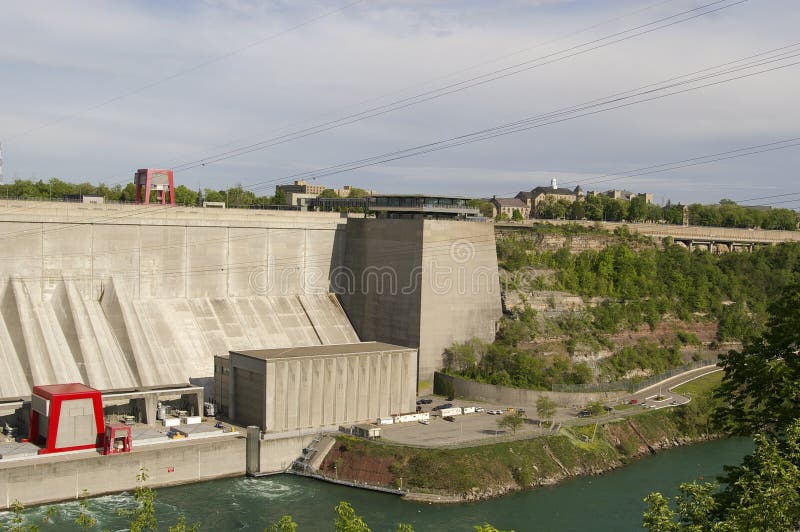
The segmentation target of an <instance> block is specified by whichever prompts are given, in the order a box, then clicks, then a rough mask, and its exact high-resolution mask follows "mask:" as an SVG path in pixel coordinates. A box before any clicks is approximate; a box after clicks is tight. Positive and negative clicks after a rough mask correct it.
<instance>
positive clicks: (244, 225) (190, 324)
mask: <svg viewBox="0 0 800 532" xmlns="http://www.w3.org/2000/svg"><path fill="white" fill-rule="evenodd" d="M345 223H346V219H343V218H341V217H339V216H338V215H327V214H317V213H315V214H313V215H304V214H302V213H282V212H274V213H272V212H263V211H255V212H254V211H246V210H227V211H224V210H211V209H198V208H180V207H176V208H170V209H164V208H161V207H153V206H151V207H143V206H133V205H83V204H65V203H53V204H50V203H41V202H19V201H14V202H7V203H5V204H0V374H2V375H3V376H4V377H3V378H2V379H0V398H11V397H25V396H28V395H30V393H31V388H32V386H33V385H37V384H55V383H64V382H83V383H85V384H88V385H89V386H92V387H94V388H98V389H101V390H112V389H124V388H134V387H139V386H160V385H171V384H175V383H183V382H190V381H191V382H195V383H198V384H205V385H207V386H206V387H207V389H210V387H209V386H208V381H210V379H211V377H212V375H213V355H215V354H221V353H226V352H228V350H230V349H252V348H264V347H295V346H308V345H323V344H337V343H347V342H355V341H358V337H357V335H356V333H355V331H354V330H353V327H352V326H351V325H350V322H349V321H348V319H347V317H346V315H345V313H344V311H343V310H342V307H341V306H340V305H339V303H338V301H337V299H336V297H335V296H334V295H333V294H331V293H330V291H329V279H328V276H329V272H330V269H331V264H339V263H340V262H341V254H342V252H343V246H342V244H341V242H342V239H343V234H344V227H345Z"/></svg>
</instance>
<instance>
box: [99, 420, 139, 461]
mask: <svg viewBox="0 0 800 532" xmlns="http://www.w3.org/2000/svg"><path fill="white" fill-rule="evenodd" d="M131 449H133V438H132V436H131V428H130V427H129V426H128V425H123V424H122V423H109V424H108V425H106V434H105V439H104V440H103V454H117V453H129V452H131Z"/></svg>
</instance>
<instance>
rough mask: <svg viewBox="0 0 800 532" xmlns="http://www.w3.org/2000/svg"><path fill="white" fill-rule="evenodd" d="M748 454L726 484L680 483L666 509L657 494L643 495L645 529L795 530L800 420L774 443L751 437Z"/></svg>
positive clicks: (799, 511)
mask: <svg viewBox="0 0 800 532" xmlns="http://www.w3.org/2000/svg"><path fill="white" fill-rule="evenodd" d="M755 441H756V447H755V450H754V451H753V454H752V455H750V456H748V457H746V458H745V461H744V463H743V464H742V466H740V467H737V468H734V471H733V472H732V474H731V475H730V476H729V477H728V479H727V486H726V488H725V489H724V490H723V491H721V492H717V493H715V492H716V490H717V488H718V486H717V484H716V483H704V484H698V483H696V482H692V483H687V484H681V486H680V495H678V496H677V497H676V498H675V506H676V507H677V509H676V510H673V509H672V508H670V505H669V502H668V501H667V499H666V498H665V497H664V496H663V495H661V494H660V493H651V494H650V495H648V496H647V497H646V498H645V502H646V503H647V506H648V508H647V511H646V512H645V513H644V519H643V523H644V526H645V528H646V529H648V530H649V531H650V532H678V531H680V532H683V531H686V532H694V531H703V530H719V531H726V532H727V531H731V532H732V531H738V530H767V531H775V532H778V531H782V530H796V529H797V527H798V524H799V523H800V467H798V464H800V421H796V422H793V423H792V424H791V425H790V426H789V427H788V429H787V431H786V439H785V440H784V441H778V440H776V439H773V438H769V437H767V436H765V435H761V434H760V435H757V436H756V437H755Z"/></svg>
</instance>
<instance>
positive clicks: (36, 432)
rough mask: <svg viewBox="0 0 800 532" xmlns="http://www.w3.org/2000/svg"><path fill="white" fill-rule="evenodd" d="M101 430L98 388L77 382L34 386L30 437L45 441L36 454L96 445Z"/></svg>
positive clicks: (101, 414)
mask: <svg viewBox="0 0 800 532" xmlns="http://www.w3.org/2000/svg"><path fill="white" fill-rule="evenodd" d="M103 433H104V422H103V403H102V400H101V396H100V391H99V390H95V389H94V388H90V387H88V386H86V385H84V384H80V383H72V384H51V385H46V386H34V387H33V395H32V396H31V430H30V441H31V442H33V443H36V444H39V445H42V444H43V445H44V448H43V449H41V450H40V451H39V454H49V453H57V452H65V451H76V450H79V449H96V448H97V447H99V446H100V445H101V443H102V440H103Z"/></svg>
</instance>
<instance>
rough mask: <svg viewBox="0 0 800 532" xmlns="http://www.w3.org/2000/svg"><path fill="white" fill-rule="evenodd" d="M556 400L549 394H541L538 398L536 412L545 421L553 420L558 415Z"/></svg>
mask: <svg viewBox="0 0 800 532" xmlns="http://www.w3.org/2000/svg"><path fill="white" fill-rule="evenodd" d="M556 406H557V405H556V402H555V401H553V400H552V399H550V397H549V396H547V395H540V396H539V398H538V399H536V414H537V415H538V416H539V417H540V418H541V419H543V420H545V421H551V422H552V420H553V418H554V417H555V415H556Z"/></svg>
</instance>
